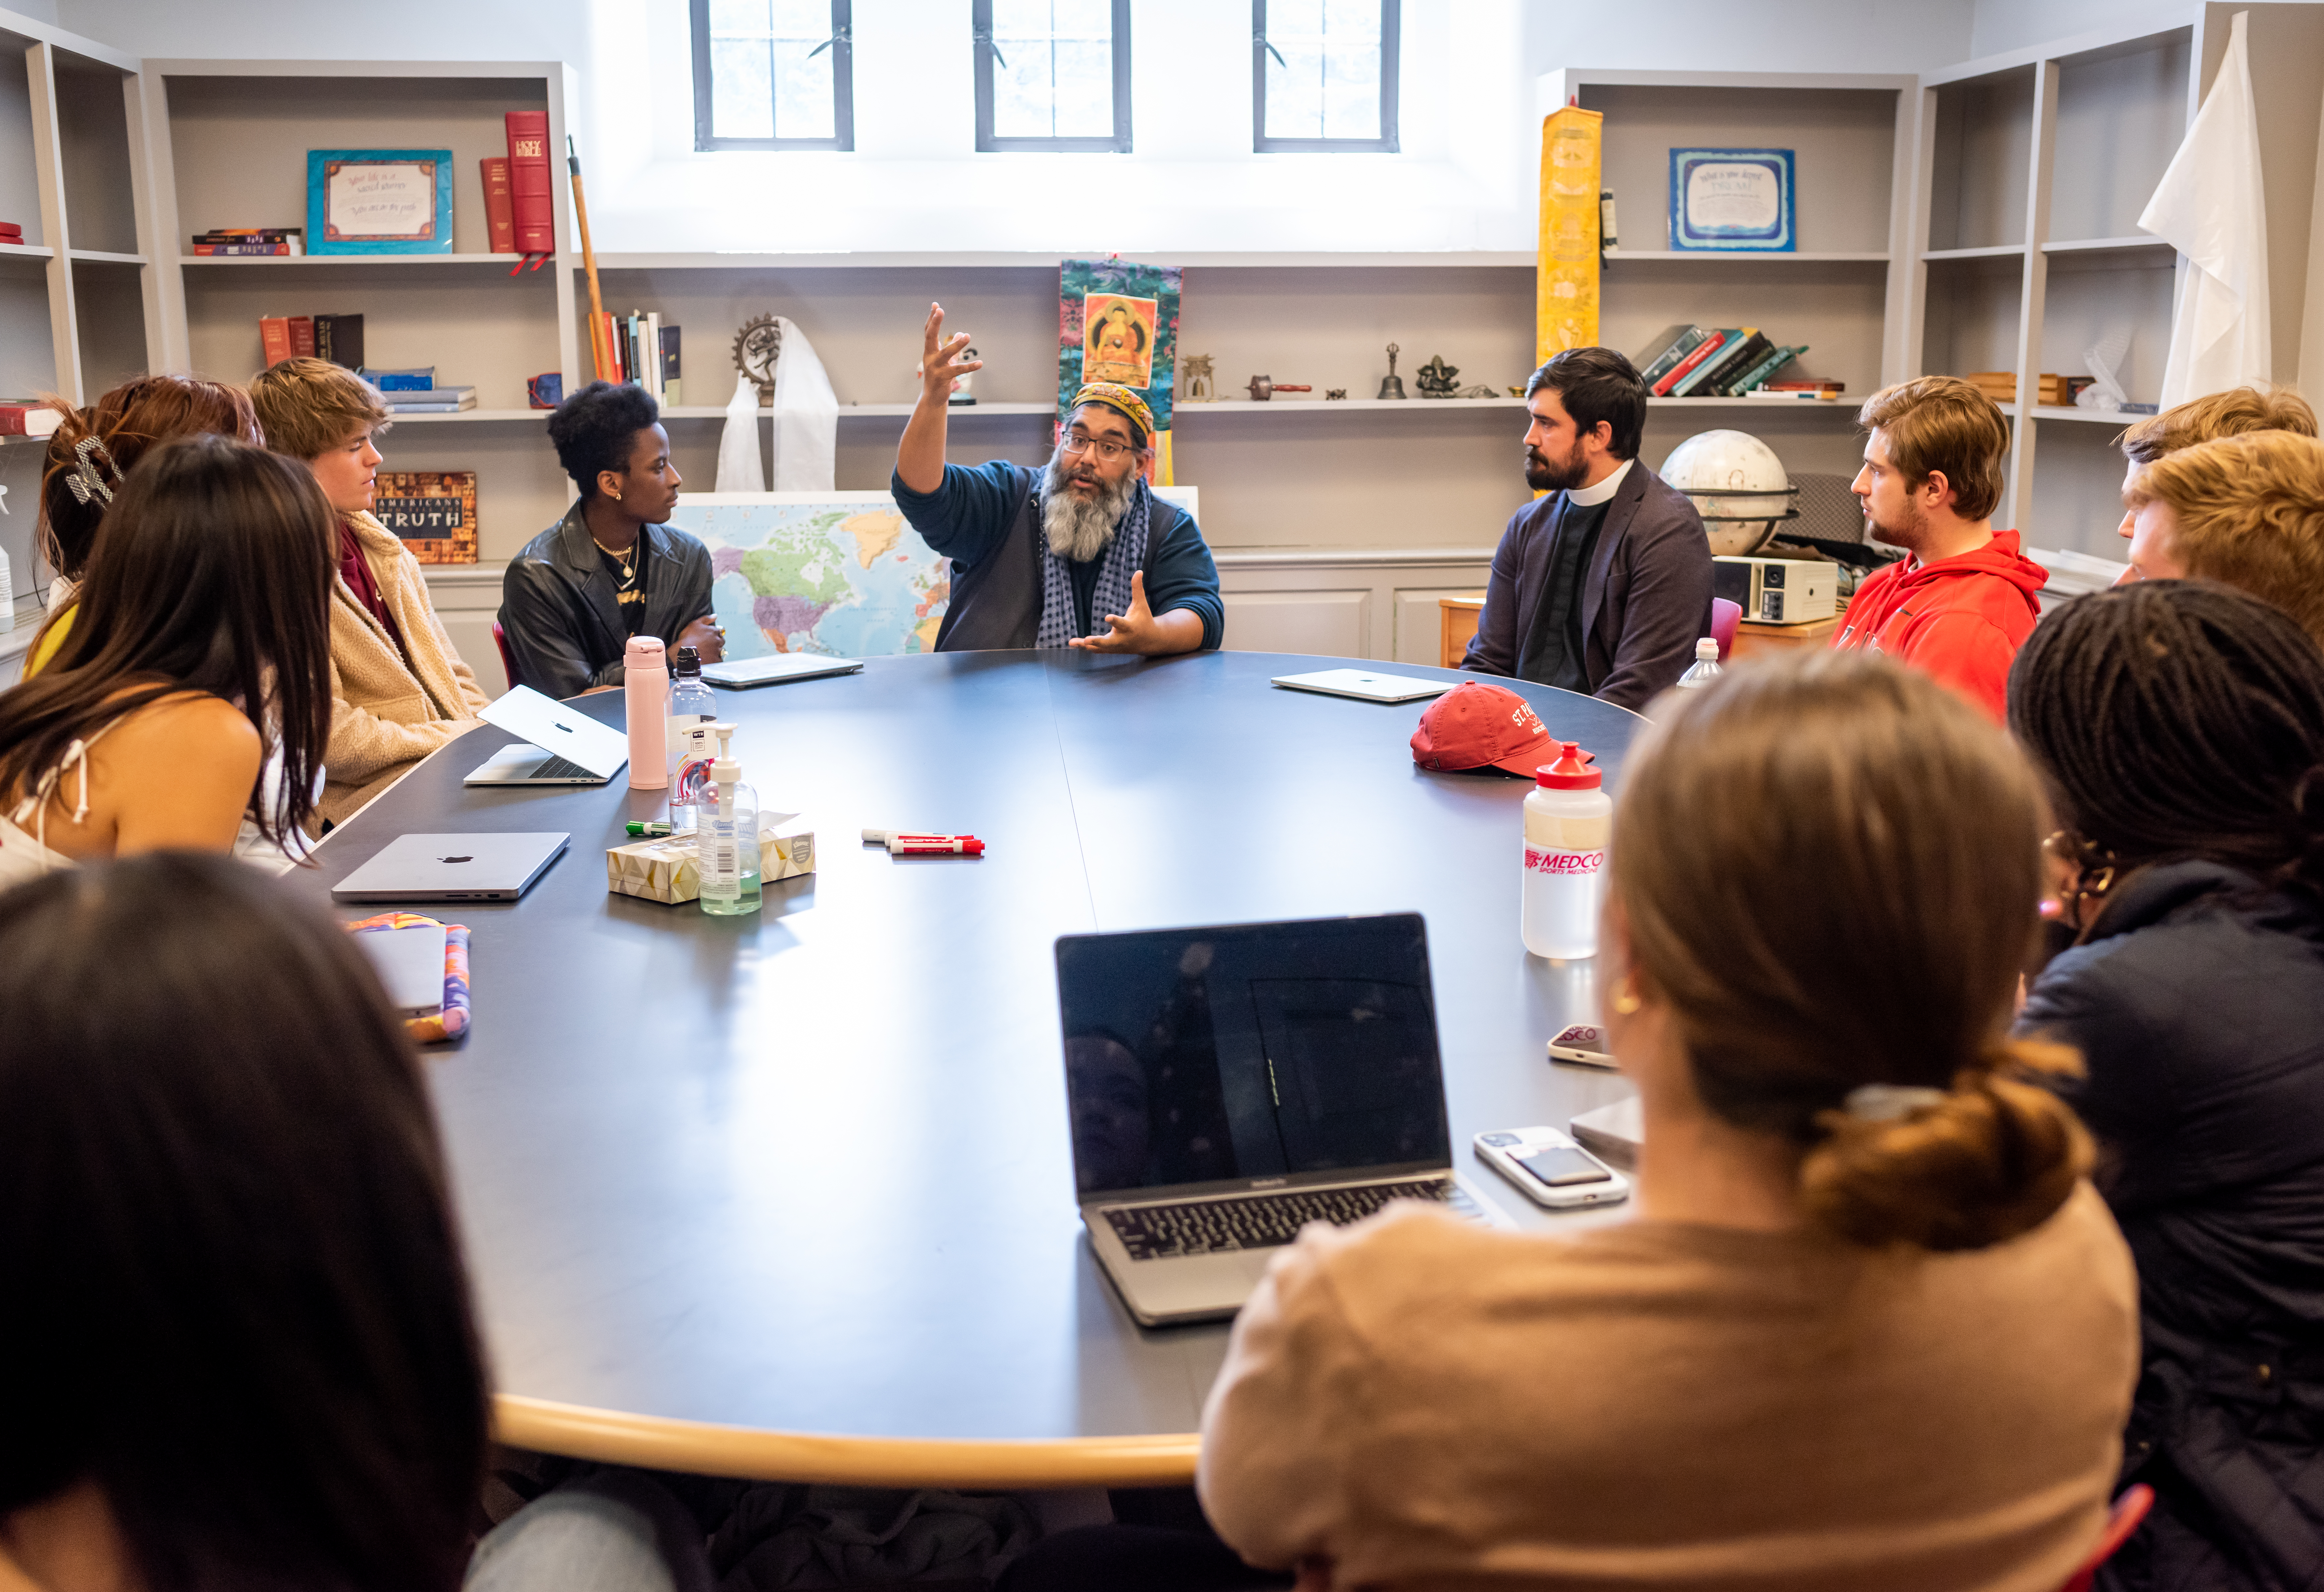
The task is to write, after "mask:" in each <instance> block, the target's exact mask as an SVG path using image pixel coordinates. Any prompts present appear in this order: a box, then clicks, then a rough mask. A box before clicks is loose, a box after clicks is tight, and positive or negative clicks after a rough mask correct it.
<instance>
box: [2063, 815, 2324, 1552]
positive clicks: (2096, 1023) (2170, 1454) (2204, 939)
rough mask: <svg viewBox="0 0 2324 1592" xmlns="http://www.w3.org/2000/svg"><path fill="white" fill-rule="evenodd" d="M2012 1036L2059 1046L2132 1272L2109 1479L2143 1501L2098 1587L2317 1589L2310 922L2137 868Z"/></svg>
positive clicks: (2322, 969) (2318, 1102)
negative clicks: (2073, 1067)
mask: <svg viewBox="0 0 2324 1592" xmlns="http://www.w3.org/2000/svg"><path fill="white" fill-rule="evenodd" d="M2017 1028H2018V1031H2019V1032H2020V1033H2031V1034H2041V1035H2047V1036H2051V1037H2054V1038H2057V1039H2059V1040H2061V1041H2063V1042H2065V1043H2067V1044H2072V1045H2074V1046H2075V1047H2077V1048H2078V1049H2080V1051H2081V1053H2082V1055H2083V1058H2084V1065H2085V1066H2086V1068H2087V1073H2086V1075H2085V1076H2084V1077H2082V1078H2080V1079H2075V1080H2070V1081H2060V1082H2059V1084H2058V1085H2057V1087H2058V1089H2059V1090H2060V1092H2061V1093H2062V1094H2063V1095H2064V1096H2065V1097H2066V1098H2067V1099H2068V1100H2070V1101H2072V1102H2073V1105H2074V1109H2076V1110H2077V1111H2078V1112H2080V1115H2081V1118H2082V1120H2083V1121H2084V1122H2086V1123H2087V1124H2089V1129H2090V1132H2091V1134H2092V1135H2093V1136H2095V1137H2096V1138H2097V1139H2098V1146H2099V1159H2098V1174H2097V1180H2098V1189H2099V1192H2101V1193H2103V1194H2105V1195H2106V1198H2107V1204H2108V1205H2110V1206H2111V1207H2112V1208H2113V1210H2114V1215H2115V1219H2116V1221H2117V1222H2119V1223H2120V1224H2121V1226H2122V1232H2123V1237H2124V1238H2126V1239H2128V1240H2129V1243H2130V1248H2131V1254H2132V1256H2134V1257H2135V1259H2136V1261H2137V1263H2138V1293H2139V1318H2140V1336H2141V1339H2142V1343H2141V1360H2142V1368H2141V1372H2140V1380H2139V1385H2138V1394H2137V1397H2136V1399H2135V1402H2134V1403H2133V1404H2132V1406H2131V1417H2130V1429H2129V1431H2127V1432H2126V1434H2125V1438H2124V1451H2123V1468H2124V1472H2125V1477H2124V1479H2125V1480H2126V1481H2130V1480H2137V1481H2146V1482H2151V1483H2152V1484H2153V1486H2154V1489H2155V1495H2156V1497H2155V1507H2154V1513H2153V1515H2152V1516H2150V1517H2149V1519H2148V1521H2147V1523H2146V1524H2145V1525H2144V1526H2143V1527H2141V1528H2140V1531H2139V1533H2138V1535H2137V1536H2136V1537H2135V1538H2133V1539H2132V1541H2131V1542H2130V1544H2129V1545H2128V1546H2127V1547H2126V1549H2125V1550H2124V1551H2123V1552H2122V1554H2121V1555H2120V1556H2119V1557H2118V1558H2116V1560H2113V1561H2112V1562H2111V1563H2109V1565H2108V1566H2107V1569H2106V1570H2105V1571H2104V1572H2103V1573H2102V1574H2101V1576H2100V1578H2099V1585H2101V1586H2102V1587H2114V1588H2133V1587H2136V1588H2149V1587H2151V1588H2155V1589H2156V1592H2163V1589H2166V1588H2178V1587H2201V1588H2203V1589H2204V1592H2232V1589H2235V1588H2252V1589H2255V1592H2256V1589H2261V1588H2266V1589H2270V1592H2273V1588H2277V1587H2314V1586H2318V1585H2324V906H2319V904H2318V903H2316V902H2314V901H2312V900H2310V899H2309V898H2307V897H2303V896H2301V895H2299V894H2297V893H2296V892H2293V891H2291V890H2287V889H2278V888H2273V887H2271V886H2269V885H2267V884H2265V883H2264V882H2262V881H2261V880H2259V879H2255V878H2253V877H2252V876H2251V875H2249V874H2246V873H2242V872H2239V871H2237V870H2234V869H2231V868H2227V867H2223V866H2221V865H2220V864H2218V863H2215V862H2204V861H2192V862H2176V863H2168V864H2160V865H2156V866H2153V867H2149V868H2145V869H2142V870H2139V871H2137V872H2135V873H2133V874H2130V875H2128V876H2127V877H2126V878H2125V879H2123V880H2122V881H2121V882H2120V883H2118V884H2116V887H2115V888H2114V889H2113V891H2112V892H2111V893H2109V894H2108V896H2107V899H2106V904H2105V906H2103V907H2102V908H2101V909H2100V911H2099V913H2098V918H2097V921H2096V923H2095V925H2093V927H2092V929H2091V931H2090V933H2089V936H2088V937H2087V939H2086V940H2085V942H2084V943H2081V944H2079V945H2076V946H2075V947H2073V948H2072V949H2071V950H2069V951H2067V952H2063V953H2061V955H2059V956H2058V957H2057V958H2056V959H2055V960H2053V961H2052V962H2051V963H2050V964H2049V966H2048V967H2046V968H2044V969H2043V971H2042V972H2041V974H2040V975H2039V976H2038V977H2037V978H2035V980H2033V987H2032V989H2029V990H2028V991H2027V992H2026V1000H2025V1007H2024V1011H2023V1012H2022V1013H2021V1014H2020V1015H2019V1017H2018V1022H2017Z"/></svg>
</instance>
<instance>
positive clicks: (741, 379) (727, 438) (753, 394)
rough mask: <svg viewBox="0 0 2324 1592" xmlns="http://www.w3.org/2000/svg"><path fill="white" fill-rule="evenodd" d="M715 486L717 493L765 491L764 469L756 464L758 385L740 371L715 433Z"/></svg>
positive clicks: (757, 452)
mask: <svg viewBox="0 0 2324 1592" xmlns="http://www.w3.org/2000/svg"><path fill="white" fill-rule="evenodd" d="M717 485H718V490H719V491H720V492H764V491H766V490H767V476H766V472H765V471H764V470H763V469H761V467H760V465H759V384H758V383H757V382H753V381H752V380H751V378H750V377H749V376H748V375H746V374H743V373H741V372H737V373H735V376H734V396H733V397H732V398H730V399H728V400H726V424H725V426H724V428H723V429H722V430H720V432H719V433H718V479H717Z"/></svg>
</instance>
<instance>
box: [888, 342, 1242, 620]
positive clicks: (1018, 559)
mask: <svg viewBox="0 0 2324 1592" xmlns="http://www.w3.org/2000/svg"><path fill="white" fill-rule="evenodd" d="M924 330H925V334H926V344H927V345H926V348H925V350H924V352H923V355H922V361H921V365H920V397H919V402H918V405H917V406H916V407H915V408H914V409H913V410H912V418H911V420H910V422H909V423H908V424H907V425H906V426H905V428H904V439H903V441H902V442H901V443H900V444H899V445H898V446H897V448H896V472H895V479H894V482H893V483H892V484H893V488H894V491H895V494H896V504H897V506H898V507H899V508H900V509H901V510H903V511H904V518H905V519H906V520H909V521H911V525H912V529H915V530H917V531H918V532H919V533H920V536H921V537H922V538H923V539H925V540H926V541H927V544H928V546H929V547H931V548H935V549H936V551H937V552H939V553H941V554H943V555H945V557H948V558H950V559H951V560H952V591H951V594H950V598H949V600H948V603H947V605H946V607H945V618H944V624H943V626H942V627H941V628H940V629H938V630H937V631H936V650H937V651H939V652H966V651H972V650H976V649H988V648H1025V647H1056V648H1062V647H1074V648H1079V649H1083V650H1084V651H1089V652H1130V653H1142V654H1145V655H1147V656H1149V657H1154V656H1159V655H1162V654H1165V653H1172V652H1194V651H1197V650H1201V649H1210V648H1215V647H1216V646H1218V644H1219V640H1220V638H1221V636H1222V633H1223V631H1224V630H1225V626H1226V609H1225V606H1224V604H1222V603H1221V602H1220V600H1219V572H1218V568H1217V566H1215V565H1213V563H1212V562H1211V552H1210V549H1209V548H1207V547H1205V546H1204V545H1203V533H1202V531H1201V529H1199V528H1198V527H1197V526H1196V525H1195V524H1194V516H1193V515H1191V514H1188V513H1187V512H1186V511H1185V510H1183V509H1181V508H1179V507H1177V506H1176V504H1174V503H1168V502H1163V501H1162V500H1161V499H1160V498H1158V497H1157V496H1155V495H1154V491H1153V489H1152V488H1151V487H1149V486H1148V485H1147V483H1146V479H1145V471H1146V466H1147V464H1148V461H1149V460H1151V459H1152V458H1153V456H1154V454H1153V438H1154V416H1153V413H1152V411H1151V410H1148V408H1147V406H1146V401H1145V400H1143V399H1141V398H1139V396H1138V394H1137V393H1135V392H1133V391H1130V389H1129V388H1127V387H1118V386H1116V385H1114V384H1113V383H1112V382H1092V383H1091V384H1089V385H1088V386H1085V387H1084V388H1083V389H1082V390H1081V391H1079V392H1077V393H1075V394H1074V404H1073V408H1072V410H1071V411H1070V412H1069V413H1068V414H1067V416H1066V419H1065V437H1064V438H1063V440H1062V441H1060V442H1059V443H1058V445H1057V451H1056V455H1055V456H1053V457H1051V459H1050V460H1049V463H1048V465H1047V467H1046V468H1044V469H1039V470H1034V469H1028V468H1027V467H1026V466H1024V465H1012V464H1010V462H1009V461H1008V460H1006V459H995V460H993V461H991V463H990V464H984V465H976V466H974V467H973V468H971V467H969V466H966V465H947V464H945V421H946V419H947V415H948V411H949V404H948V401H947V400H949V399H950V397H951V394H952V384H953V382H954V381H955V380H957V379H958V378H959V377H961V376H964V375H966V374H968V373H970V372H972V371H975V370H978V369H980V368H982V361H980V360H973V359H967V358H964V357H963V354H964V351H965V350H966V349H967V347H968V335H967V334H966V333H959V334H956V335H955V336H953V337H951V338H949V339H945V338H944V337H943V331H944V310H943V308H941V307H939V306H936V305H930V306H929V308H928V320H927V327H925V328H924Z"/></svg>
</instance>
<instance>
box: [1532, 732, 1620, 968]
mask: <svg viewBox="0 0 2324 1592" xmlns="http://www.w3.org/2000/svg"><path fill="white" fill-rule="evenodd" d="M1598 786H1599V777H1598V770H1597V769H1596V768H1594V767H1592V766H1591V765H1590V764H1588V763H1585V762H1583V761H1582V749H1581V748H1580V747H1578V746H1576V745H1575V744H1574V743H1573V742H1572V741H1560V742H1559V743H1558V755H1557V760H1556V761H1555V762H1554V763H1548V764H1545V765H1544V766H1543V767H1542V768H1539V769H1538V770H1536V771H1535V774H1534V789H1533V791H1532V792H1531V794H1529V795H1528V796H1526V800H1525V887H1524V889H1525V894H1524V901H1523V906H1522V907H1521V913H1522V923H1521V925H1520V929H1521V932H1522V933H1523V934H1524V935H1525V948H1526V950H1527V951H1530V952H1533V953H1534V954H1535V956H1547V957H1554V958H1557V959H1560V960H1573V959H1578V958H1581V957H1584V956H1595V955H1596V954H1598V900H1599V892H1600V889H1601V888H1603V882H1604V879H1605V869H1606V840H1607V837H1608V836H1609V834H1611V833H1613V829H1614V804H1613V802H1612V801H1611V800H1610V799H1609V798H1608V796H1607V795H1606V793H1605V792H1604V791H1602V790H1600V789H1599V788H1598Z"/></svg>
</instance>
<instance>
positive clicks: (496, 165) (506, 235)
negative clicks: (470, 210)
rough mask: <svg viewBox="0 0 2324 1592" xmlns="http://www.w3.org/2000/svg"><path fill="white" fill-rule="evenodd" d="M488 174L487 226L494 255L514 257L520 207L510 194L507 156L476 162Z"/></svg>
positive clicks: (485, 201) (485, 206) (485, 222)
mask: <svg viewBox="0 0 2324 1592" xmlns="http://www.w3.org/2000/svg"><path fill="white" fill-rule="evenodd" d="M476 163H477V164H478V165H479V166H482V167H483V168H484V225H486V226H487V227H488V228H490V236H491V238H492V252H493V253H495V254H513V253H516V252H517V249H516V206H515V204H514V202H513V201H512V198H511V197H510V193H509V163H508V157H507V156H506V155H486V156H485V157H484V159H483V160H481V161H477V162H476Z"/></svg>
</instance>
